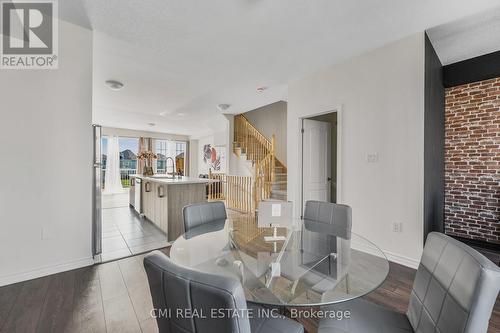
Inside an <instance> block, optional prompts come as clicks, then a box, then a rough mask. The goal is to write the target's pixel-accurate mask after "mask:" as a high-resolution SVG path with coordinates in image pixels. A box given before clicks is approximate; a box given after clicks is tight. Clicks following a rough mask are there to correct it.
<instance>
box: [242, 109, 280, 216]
mask: <svg viewBox="0 0 500 333" xmlns="http://www.w3.org/2000/svg"><path fill="white" fill-rule="evenodd" d="M234 141H235V142H236V143H237V144H238V145H239V148H240V149H241V153H244V154H246V156H247V159H248V160H251V161H252V163H253V166H254V175H253V177H252V178H253V179H252V181H253V186H252V191H251V192H252V198H251V203H252V205H251V207H250V210H251V212H252V213H255V210H256V209H257V207H258V204H259V202H261V201H263V200H266V199H269V198H270V197H271V190H272V186H273V182H274V181H275V180H276V163H277V159H276V153H275V147H276V138H275V136H274V134H273V135H272V137H271V140H269V139H268V138H267V137H265V136H264V135H263V134H262V133H260V132H259V130H258V129H257V128H255V126H253V125H252V124H251V123H250V122H249V121H248V119H247V118H246V117H245V116H244V115H241V114H240V115H236V116H235V117H234ZM235 148H236V147H235ZM247 193H248V191H247Z"/></svg>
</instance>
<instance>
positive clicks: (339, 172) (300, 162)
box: [298, 105, 343, 216]
mask: <svg viewBox="0 0 500 333" xmlns="http://www.w3.org/2000/svg"><path fill="white" fill-rule="evenodd" d="M333 112H336V113H337V138H336V139H337V140H336V143H337V174H336V175H335V180H336V182H337V183H336V197H337V203H343V198H342V187H343V183H342V162H343V152H342V129H343V118H342V106H341V105H339V106H337V107H335V108H332V109H329V110H327V111H319V112H315V113H311V114H308V115H306V116H302V117H299V118H298V125H299V126H298V128H299V137H300V142H299V145H298V146H299V155H298V156H299V158H298V170H299V177H300V193H299V195H300V215H301V216H303V215H304V170H303V159H304V156H303V150H304V148H303V144H304V142H303V135H302V124H303V121H304V119H309V118H313V117H316V116H321V115H324V114H328V113H333ZM332 176H333V175H332Z"/></svg>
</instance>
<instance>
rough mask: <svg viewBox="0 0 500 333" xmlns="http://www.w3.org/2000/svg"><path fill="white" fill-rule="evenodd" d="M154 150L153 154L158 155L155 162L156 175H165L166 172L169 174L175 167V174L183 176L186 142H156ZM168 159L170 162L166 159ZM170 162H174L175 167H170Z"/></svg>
mask: <svg viewBox="0 0 500 333" xmlns="http://www.w3.org/2000/svg"><path fill="white" fill-rule="evenodd" d="M155 148H156V151H155V152H156V154H157V155H158V159H157V161H156V169H157V172H158V173H166V172H167V171H168V172H169V173H171V172H172V171H173V170H174V167H175V172H177V173H179V174H181V175H184V173H185V170H184V167H185V163H184V156H185V153H186V142H183V141H170V140H156V147H155ZM169 157H170V158H171V159H172V160H170V159H168V158H169ZM167 159H168V161H167ZM172 161H174V163H175V166H174V165H172Z"/></svg>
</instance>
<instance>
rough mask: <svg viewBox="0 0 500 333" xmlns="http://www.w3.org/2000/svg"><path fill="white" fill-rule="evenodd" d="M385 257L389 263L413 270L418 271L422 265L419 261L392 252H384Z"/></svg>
mask: <svg viewBox="0 0 500 333" xmlns="http://www.w3.org/2000/svg"><path fill="white" fill-rule="evenodd" d="M384 254H385V256H386V257H387V259H389V261H392V262H395V263H396V264H400V265H403V266H406V267H410V268H413V269H417V268H418V265H419V264H420V261H419V260H415V259H413V258H408V257H405V256H402V255H399V254H395V253H392V252H388V251H384Z"/></svg>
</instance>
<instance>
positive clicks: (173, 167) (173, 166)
mask: <svg viewBox="0 0 500 333" xmlns="http://www.w3.org/2000/svg"><path fill="white" fill-rule="evenodd" d="M169 159H170V160H172V179H173V178H175V161H174V159H173V158H172V157H170V156H169V157H167V158H166V159H165V173H166V174H167V175H168V170H167V169H168V163H167V162H168V160H169Z"/></svg>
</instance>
